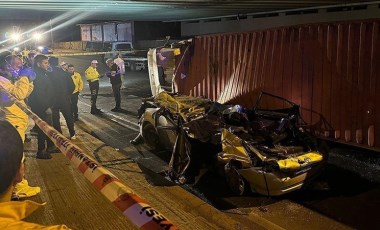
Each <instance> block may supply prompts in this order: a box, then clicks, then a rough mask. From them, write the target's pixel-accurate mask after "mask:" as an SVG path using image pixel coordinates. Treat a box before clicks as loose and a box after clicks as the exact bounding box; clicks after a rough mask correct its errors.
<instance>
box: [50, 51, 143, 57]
mask: <svg viewBox="0 0 380 230" xmlns="http://www.w3.org/2000/svg"><path fill="white" fill-rule="evenodd" d="M143 51H146V50H133V51H119V52H118V51H102V52H79V53H56V54H46V56H49V57H67V56H93V55H104V54H113V55H116V54H117V53H122V54H123V55H128V54H136V53H137V52H143Z"/></svg>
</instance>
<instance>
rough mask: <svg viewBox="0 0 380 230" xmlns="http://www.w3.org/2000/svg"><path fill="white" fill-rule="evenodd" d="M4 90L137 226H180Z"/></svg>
mask: <svg viewBox="0 0 380 230" xmlns="http://www.w3.org/2000/svg"><path fill="white" fill-rule="evenodd" d="M0 90H1V91H3V92H5V93H6V94H7V95H8V96H9V98H10V99H11V101H12V102H14V103H15V104H16V105H17V106H18V107H20V108H21V109H22V110H23V111H24V112H25V113H27V114H28V115H29V117H30V118H32V119H33V120H34V122H35V123H36V124H37V126H38V127H39V128H40V129H41V130H42V131H43V132H44V133H45V134H46V135H47V136H48V137H49V138H50V140H52V141H53V143H54V144H55V146H57V147H58V148H59V150H60V151H61V152H62V153H63V154H64V155H65V156H66V157H67V158H68V159H69V160H70V163H71V164H72V165H73V166H74V167H75V168H77V169H78V170H79V171H80V172H81V173H82V174H83V175H84V176H85V177H86V179H88V180H89V181H90V182H91V184H92V185H93V186H94V187H95V188H96V189H97V190H99V191H100V192H101V193H102V194H103V195H104V196H105V197H106V198H107V199H108V200H109V201H111V202H112V203H113V204H114V205H115V206H116V207H117V208H118V209H119V210H120V211H121V212H122V213H123V214H124V216H126V217H127V218H128V219H129V220H130V221H131V222H132V223H133V224H134V225H135V226H137V227H138V228H139V229H143V230H150V229H165V230H175V229H178V228H177V227H176V226H174V225H173V224H172V223H171V222H170V221H169V220H168V219H166V218H165V217H164V216H163V215H162V214H160V213H159V212H158V211H157V210H155V209H154V208H153V207H151V206H150V205H149V204H148V203H147V202H146V201H144V200H143V199H142V198H140V197H139V196H138V195H136V194H135V193H134V192H133V191H132V190H131V189H130V188H128V187H127V186H125V185H124V184H123V183H122V182H121V181H120V180H119V179H118V178H117V177H116V176H115V175H113V174H112V173H111V172H110V171H108V170H107V169H106V168H104V167H103V166H101V165H100V164H99V163H98V162H96V160H94V159H93V158H91V157H90V156H88V155H87V154H85V153H83V151H82V150H81V149H80V148H79V147H78V146H76V145H75V144H73V143H71V142H70V140H69V139H67V138H66V137H64V136H63V135H62V134H61V133H59V132H58V131H57V130H55V129H54V128H52V127H51V126H50V125H48V124H47V123H46V122H45V121H43V120H41V119H40V118H39V117H38V116H37V115H36V114H35V113H33V112H32V111H30V110H29V109H28V108H27V107H26V106H25V105H23V104H22V103H20V102H19V101H18V100H17V99H16V98H15V97H13V96H12V95H11V94H9V92H7V91H6V90H5V89H4V88H2V87H1V85H0Z"/></svg>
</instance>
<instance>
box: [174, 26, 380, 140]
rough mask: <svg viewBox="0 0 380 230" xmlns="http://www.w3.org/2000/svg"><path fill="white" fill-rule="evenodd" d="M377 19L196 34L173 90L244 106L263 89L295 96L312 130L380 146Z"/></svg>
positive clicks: (177, 73) (379, 73)
mask: <svg viewBox="0 0 380 230" xmlns="http://www.w3.org/2000/svg"><path fill="white" fill-rule="evenodd" d="M379 22H380V20H370V21H360V22H341V23H329V24H312V25H300V26H292V27H285V28H278V29H271V30H265V31H253V32H247V33H235V34H221V35H209V36H200V37H196V38H195V39H194V40H193V43H192V45H191V46H190V47H189V50H188V51H189V52H184V53H185V54H184V56H183V61H182V62H181V63H182V64H181V65H180V66H178V69H177V71H176V76H175V77H176V78H175V82H176V85H177V91H178V92H181V93H184V94H189V95H193V96H205V97H207V98H210V99H212V100H216V101H219V102H221V103H238V104H241V105H244V106H250V107H252V106H253V105H254V104H255V99H256V97H257V95H258V92H260V91H262V90H263V91H267V92H270V93H272V94H276V95H279V96H282V97H285V98H287V99H289V100H291V101H293V102H295V103H297V104H299V105H300V106H301V112H302V117H303V118H304V120H305V121H306V122H308V123H309V124H312V129H313V131H315V133H316V134H318V135H323V136H327V137H330V138H335V139H337V140H341V141H345V142H349V143H356V144H362V145H366V146H371V147H372V146H373V147H380V35H379Z"/></svg>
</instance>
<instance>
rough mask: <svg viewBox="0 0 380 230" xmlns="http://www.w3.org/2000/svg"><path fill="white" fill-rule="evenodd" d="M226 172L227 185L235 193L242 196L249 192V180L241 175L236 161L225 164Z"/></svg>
mask: <svg viewBox="0 0 380 230" xmlns="http://www.w3.org/2000/svg"><path fill="white" fill-rule="evenodd" d="M224 172H225V175H226V180H227V185H228V187H229V188H230V190H231V191H232V192H233V193H234V194H235V195H238V196H242V195H245V194H247V193H248V191H249V184H248V181H247V180H246V179H244V178H243V177H242V176H241V175H240V173H239V171H238V166H237V165H236V163H235V162H232V161H230V162H228V163H227V164H226V165H225V166H224Z"/></svg>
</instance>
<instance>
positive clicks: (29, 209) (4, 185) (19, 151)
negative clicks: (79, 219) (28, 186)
mask: <svg viewBox="0 0 380 230" xmlns="http://www.w3.org/2000/svg"><path fill="white" fill-rule="evenodd" d="M0 140H1V141H0V178H1V180H0V229H68V228H67V227H66V226H65V225H56V226H42V225H39V224H34V223H29V222H25V221H22V219H24V218H25V217H27V216H28V215H30V214H31V213H33V212H34V211H35V210H36V209H38V208H39V207H40V206H42V205H44V204H38V203H35V202H33V201H29V200H25V201H11V196H12V191H13V190H14V186H15V184H17V183H19V182H20V181H21V180H22V179H23V178H24V167H25V166H24V162H23V161H24V157H23V144H22V140H21V137H20V135H19V134H18V132H17V131H16V129H15V128H14V127H13V126H12V125H11V124H10V123H9V122H7V121H4V120H0Z"/></svg>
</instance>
